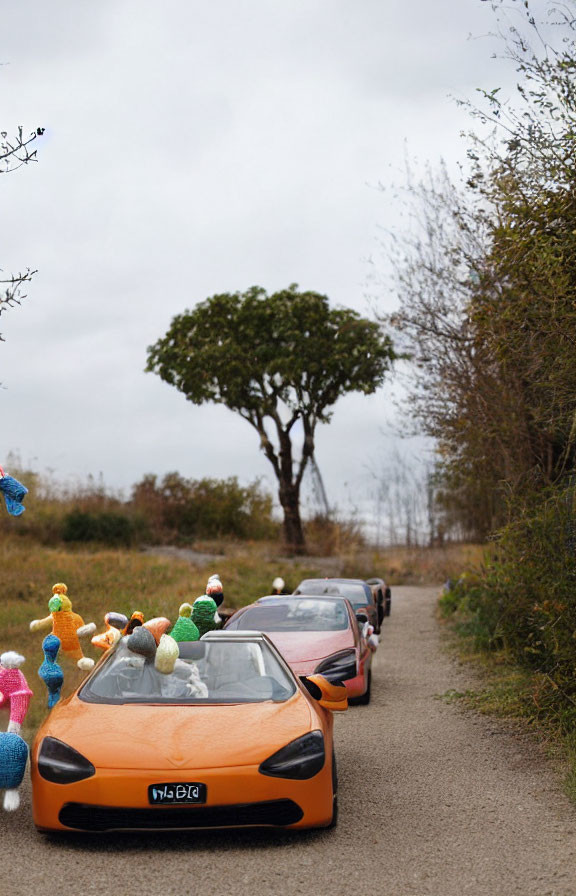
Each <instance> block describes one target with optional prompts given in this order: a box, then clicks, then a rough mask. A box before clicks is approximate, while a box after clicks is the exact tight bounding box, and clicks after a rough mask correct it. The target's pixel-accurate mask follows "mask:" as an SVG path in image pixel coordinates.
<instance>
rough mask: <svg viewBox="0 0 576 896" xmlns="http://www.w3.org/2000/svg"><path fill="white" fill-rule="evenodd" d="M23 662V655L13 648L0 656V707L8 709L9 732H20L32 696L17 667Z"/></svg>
mask: <svg viewBox="0 0 576 896" xmlns="http://www.w3.org/2000/svg"><path fill="white" fill-rule="evenodd" d="M23 662H24V657H23V656H20V654H19V653H15V652H14V651H13V650H9V651H7V652H6V653H3V654H2V655H1V656H0V709H9V710H10V722H9V725H8V732H9V733H10V734H19V733H20V728H21V727H22V722H23V721H24V717H25V715H26V713H27V712H28V706H29V705H30V697H31V696H32V691H31V690H30V688H29V687H28V682H27V681H26V678H25V677H24V674H23V673H22V672H21V671H20V668H19V667H20V666H21V665H22V663H23Z"/></svg>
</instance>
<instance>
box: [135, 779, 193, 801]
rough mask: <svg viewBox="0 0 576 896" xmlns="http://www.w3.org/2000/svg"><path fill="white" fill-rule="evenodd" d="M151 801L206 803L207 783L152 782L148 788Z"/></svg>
mask: <svg viewBox="0 0 576 896" xmlns="http://www.w3.org/2000/svg"><path fill="white" fill-rule="evenodd" d="M148 799H149V801H150V802H151V803H153V804H157V803H205V802H206V785H205V784H198V783H197V782H181V783H179V784H151V785H150V787H149V788H148Z"/></svg>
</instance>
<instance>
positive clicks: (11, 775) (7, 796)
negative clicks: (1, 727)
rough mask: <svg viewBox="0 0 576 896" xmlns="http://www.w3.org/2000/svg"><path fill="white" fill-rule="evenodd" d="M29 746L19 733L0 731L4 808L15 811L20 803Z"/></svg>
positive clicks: (0, 773)
mask: <svg viewBox="0 0 576 896" xmlns="http://www.w3.org/2000/svg"><path fill="white" fill-rule="evenodd" d="M27 759H28V747H27V745H26V742H25V741H23V740H22V738H21V737H20V735H19V734H15V733H13V732H2V733H0V790H4V791H5V793H4V809H5V810H6V812H14V811H15V810H16V809H17V808H18V806H19V805H20V794H19V792H18V788H19V787H20V784H21V783H22V779H23V777H24V772H25V771H26V761H27Z"/></svg>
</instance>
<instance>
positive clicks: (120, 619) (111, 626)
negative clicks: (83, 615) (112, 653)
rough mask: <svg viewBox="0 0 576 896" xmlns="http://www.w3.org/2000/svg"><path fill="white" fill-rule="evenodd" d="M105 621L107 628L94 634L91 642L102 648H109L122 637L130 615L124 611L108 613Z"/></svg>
mask: <svg viewBox="0 0 576 896" xmlns="http://www.w3.org/2000/svg"><path fill="white" fill-rule="evenodd" d="M104 622H105V624H106V628H105V630H104V631H103V632H100V633H99V634H98V635H94V637H93V638H92V639H91V642H90V643H91V644H92V645H93V646H94V647H99V648H100V650H109V649H110V647H113V646H114V644H116V643H117V642H118V641H119V640H120V638H121V637H122V632H123V631H124V629H125V628H126V626H127V625H128V617H127V616H125V615H124V613H106V615H105V617H104Z"/></svg>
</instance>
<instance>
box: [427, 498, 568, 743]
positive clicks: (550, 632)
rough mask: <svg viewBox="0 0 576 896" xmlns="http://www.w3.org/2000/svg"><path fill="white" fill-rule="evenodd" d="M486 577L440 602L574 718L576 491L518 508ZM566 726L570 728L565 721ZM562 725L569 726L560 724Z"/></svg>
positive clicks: (547, 702) (553, 707)
mask: <svg viewBox="0 0 576 896" xmlns="http://www.w3.org/2000/svg"><path fill="white" fill-rule="evenodd" d="M516 514H517V516H516V518H515V519H514V521H513V522H511V523H509V524H508V525H507V526H506V527H504V528H503V529H502V530H501V531H500V533H499V534H498V536H497V538H496V539H495V544H494V550H493V552H492V556H491V557H490V559H488V560H487V562H486V565H485V568H484V569H483V570H482V572H481V574H480V575H479V576H478V577H475V578H466V577H462V579H460V580H459V581H458V583H457V584H456V586H455V588H454V589H453V590H452V591H448V592H444V594H443V595H442V596H441V598H440V608H441V612H442V613H443V615H448V616H452V618H453V619H454V621H455V623H456V627H457V628H458V630H459V631H460V632H461V633H462V634H464V635H467V636H470V637H472V638H473V640H474V644H475V646H476V647H477V648H479V649H482V650H490V651H494V650H504V651H505V652H506V654H507V656H508V657H509V658H510V659H512V660H513V661H514V662H515V663H517V664H518V665H520V666H522V667H524V668H527V669H529V670H530V671H531V672H533V673H535V674H536V675H537V678H538V682H539V684H538V688H537V693H536V692H535V694H534V701H535V705H537V707H538V709H539V711H540V712H541V713H542V714H543V715H545V716H549V715H550V714H554V715H555V716H556V717H557V718H558V719H561V720H562V719H564V720H566V719H569V720H571V721H570V724H573V723H574V721H576V676H575V669H576V493H575V490H574V487H573V485H572V484H571V485H569V486H566V485H564V486H563V487H562V488H557V489H551V490H549V491H548V492H547V493H546V494H544V495H543V496H541V497H540V498H538V499H534V500H533V502H532V503H531V504H528V505H526V506H524V507H523V508H520V509H518V508H516ZM566 724H567V723H566ZM562 725H563V726H564V725H565V722H562Z"/></svg>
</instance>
